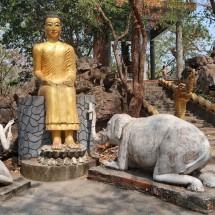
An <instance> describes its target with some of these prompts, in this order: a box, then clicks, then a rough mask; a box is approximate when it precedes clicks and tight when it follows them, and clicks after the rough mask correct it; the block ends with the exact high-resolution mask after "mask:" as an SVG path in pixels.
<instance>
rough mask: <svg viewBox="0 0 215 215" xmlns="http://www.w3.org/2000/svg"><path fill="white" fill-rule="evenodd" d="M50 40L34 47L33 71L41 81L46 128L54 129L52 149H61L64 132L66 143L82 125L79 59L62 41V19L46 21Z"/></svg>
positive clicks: (46, 31) (40, 91)
mask: <svg viewBox="0 0 215 215" xmlns="http://www.w3.org/2000/svg"><path fill="white" fill-rule="evenodd" d="M44 28H45V34H46V37H47V41H46V42H43V43H38V44H36V45H35V46H34V48H33V55H34V74H35V76H36V77H37V78H38V80H39V81H40V88H39V93H38V95H40V96H45V100H46V129H47V130H50V131H51V132H52V138H53V149H61V148H62V146H61V143H62V139H61V138H62V132H63V131H65V143H66V144H69V145H71V144H75V143H74V140H73V131H74V130H78V129H79V119H78V114H77V108H76V91H75V86H74V83H75V79H76V63H75V52H74V49H73V47H72V46H70V45H68V44H66V43H63V42H60V41H59V37H60V33H61V22H60V20H59V19H58V18H47V19H46V21H45V26H44Z"/></svg>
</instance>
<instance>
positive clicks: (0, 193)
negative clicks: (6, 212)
mask: <svg viewBox="0 0 215 215" xmlns="http://www.w3.org/2000/svg"><path fill="white" fill-rule="evenodd" d="M13 180H14V182H13V183H12V184H10V185H7V186H0V203H1V202H4V201H7V200H8V199H11V198H12V197H14V196H16V195H18V194H20V193H21V192H23V191H25V190H27V189H28V188H30V187H31V182H30V181H28V180H26V179H25V178H23V177H22V176H16V177H15V178H13Z"/></svg>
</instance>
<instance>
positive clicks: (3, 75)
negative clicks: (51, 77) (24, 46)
mask: <svg viewBox="0 0 215 215" xmlns="http://www.w3.org/2000/svg"><path fill="white" fill-rule="evenodd" d="M25 59H26V58H24V57H23V56H22V55H21V54H19V52H18V51H17V50H14V49H13V50H6V49H5V48H4V47H3V46H2V45H0V86H1V88H0V94H8V93H10V91H11V90H12V89H13V88H15V87H17V85H19V84H21V83H22V81H27V79H26V75H28V76H29V74H32V71H30V72H29V68H31V67H30V66H29V65H28V63H27V62H26V60H25ZM29 78H31V75H30V77H29Z"/></svg>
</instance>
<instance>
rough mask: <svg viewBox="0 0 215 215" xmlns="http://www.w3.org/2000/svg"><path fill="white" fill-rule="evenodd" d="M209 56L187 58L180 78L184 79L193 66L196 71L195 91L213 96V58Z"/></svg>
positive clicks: (214, 63)
mask: <svg viewBox="0 0 215 215" xmlns="http://www.w3.org/2000/svg"><path fill="white" fill-rule="evenodd" d="M211 56H213V55H211ZM211 56H202V57H194V58H191V59H189V60H187V61H186V68H185V70H184V71H183V73H182V78H183V79H186V78H187V77H188V75H189V73H190V71H191V69H192V68H194V69H195V71H196V76H195V79H196V91H197V92H202V93H205V94H209V95H211V96H214V92H213V91H214V88H215V58H213V57H211Z"/></svg>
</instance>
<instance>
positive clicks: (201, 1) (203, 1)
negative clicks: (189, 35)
mask: <svg viewBox="0 0 215 215" xmlns="http://www.w3.org/2000/svg"><path fill="white" fill-rule="evenodd" d="M208 2H209V0H196V3H197V8H196V11H197V12H201V11H202V10H203V7H202V6H201V5H202V4H207V3H208ZM208 21H209V20H206V19H205V20H204V22H203V23H204V24H205V26H206V27H207V28H208V30H209V32H210V34H211V36H212V37H213V40H214V41H215V23H214V24H212V25H209V24H208Z"/></svg>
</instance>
